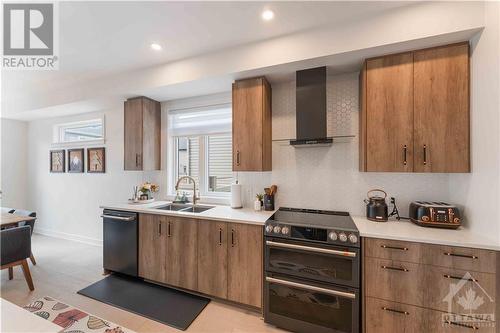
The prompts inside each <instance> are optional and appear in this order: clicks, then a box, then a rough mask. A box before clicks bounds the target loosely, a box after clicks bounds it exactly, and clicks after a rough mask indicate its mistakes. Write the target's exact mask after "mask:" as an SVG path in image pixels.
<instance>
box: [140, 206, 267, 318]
mask: <svg viewBox="0 0 500 333" xmlns="http://www.w3.org/2000/svg"><path fill="white" fill-rule="evenodd" d="M262 240H263V227H262V226H258V225H250V224H244V223H226V222H219V221H209V220H200V219H193V218H187V217H172V216H162V215H151V214H140V216H139V276H141V277H143V278H145V279H148V280H151V281H156V282H160V283H165V284H169V285H172V286H176V287H181V288H184V289H189V290H194V291H198V292H200V293H203V294H207V295H211V296H215V297H218V298H223V299H228V300H231V301H234V302H238V303H242V304H246V305H250V306H253V307H257V308H261V307H262V274H263V244H262Z"/></svg>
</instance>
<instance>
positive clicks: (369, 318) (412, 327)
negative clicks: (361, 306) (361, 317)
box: [365, 297, 425, 333]
mask: <svg viewBox="0 0 500 333" xmlns="http://www.w3.org/2000/svg"><path fill="white" fill-rule="evenodd" d="M365 302H366V303H365V305H366V306H365V309H366V313H365V327H366V333H379V332H380V333H387V332H401V333H420V332H424V331H423V330H422V323H423V322H424V312H425V310H424V309H422V308H418V307H416V306H411V305H406V304H400V303H396V302H389V301H384V300H380V299H376V298H371V297H366V298H365Z"/></svg>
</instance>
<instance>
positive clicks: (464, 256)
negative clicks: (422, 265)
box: [443, 252, 479, 259]
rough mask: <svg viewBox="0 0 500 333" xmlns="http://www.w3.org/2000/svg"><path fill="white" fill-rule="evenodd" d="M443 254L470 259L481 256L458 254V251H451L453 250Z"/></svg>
mask: <svg viewBox="0 0 500 333" xmlns="http://www.w3.org/2000/svg"><path fill="white" fill-rule="evenodd" d="M443 254H444V255H445V256H450V257H460V258H468V259H479V257H477V256H473V255H468V254H457V253H451V252H445V253H443Z"/></svg>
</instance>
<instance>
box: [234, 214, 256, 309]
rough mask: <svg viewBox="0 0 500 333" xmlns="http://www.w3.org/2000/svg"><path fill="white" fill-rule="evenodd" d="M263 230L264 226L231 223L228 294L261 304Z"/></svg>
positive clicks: (244, 300)
mask: <svg viewBox="0 0 500 333" xmlns="http://www.w3.org/2000/svg"><path fill="white" fill-rule="evenodd" d="M262 233H263V231H262V227H261V226H255V225H248V224H241V223H232V224H229V230H228V238H229V241H228V274H227V276H228V284H227V297H228V299H229V300H231V301H235V302H239V303H243V304H248V305H252V306H255V307H259V308H260V307H261V306H262V271H263V263H262V256H263V253H262V252H263V249H262V238H263V234H262Z"/></svg>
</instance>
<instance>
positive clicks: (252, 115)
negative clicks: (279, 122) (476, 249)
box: [232, 77, 272, 171]
mask: <svg viewBox="0 0 500 333" xmlns="http://www.w3.org/2000/svg"><path fill="white" fill-rule="evenodd" d="M232 104H233V171H270V170H271V169H272V153H271V141H272V135H271V131H272V129H271V86H270V84H269V83H268V82H267V80H266V78H264V77H258V78H251V79H244V80H238V81H236V82H234V83H233V98H232Z"/></svg>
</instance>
